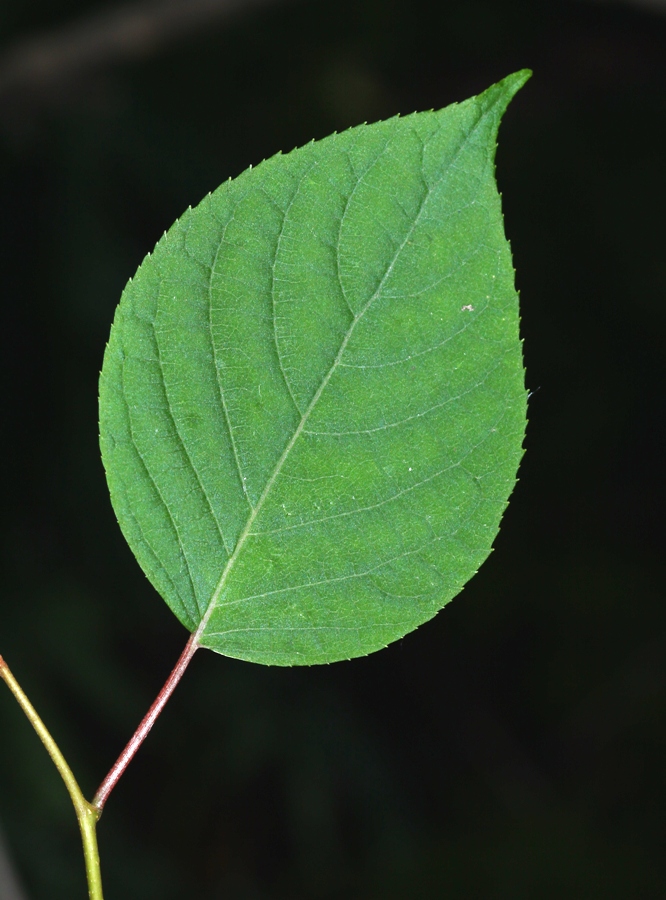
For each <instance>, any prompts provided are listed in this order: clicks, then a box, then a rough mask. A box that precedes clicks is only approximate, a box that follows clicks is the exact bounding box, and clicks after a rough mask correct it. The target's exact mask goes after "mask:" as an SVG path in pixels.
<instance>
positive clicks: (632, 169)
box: [0, 0, 666, 900]
mask: <svg viewBox="0 0 666 900" xmlns="http://www.w3.org/2000/svg"><path fill="white" fill-rule="evenodd" d="M525 66H529V67H532V68H533V69H534V71H535V75H534V78H533V79H532V81H531V82H530V83H529V84H528V85H527V87H526V88H525V89H524V90H523V91H522V92H521V93H520V94H519V96H518V97H517V98H516V100H515V101H514V102H513V104H512V106H511V108H510V109H509V112H508V114H507V116H506V119H505V121H504V123H503V125H502V128H501V131H500V148H499V153H498V178H499V184H500V189H501V190H502V192H503V194H504V207H505V214H506V229H507V234H508V236H509V237H510V239H511V241H512V246H513V251H514V256H515V265H516V268H517V281H518V286H519V288H520V290H521V298H522V316H523V318H522V330H523V336H524V339H525V356H526V364H527V384H528V387H529V388H530V389H531V390H533V391H536V393H534V395H533V396H532V398H531V401H530V425H529V429H528V437H527V445H526V446H527V453H526V456H525V459H524V463H523V465H522V468H521V472H520V482H519V484H518V487H517V489H516V491H515V493H514V496H513V500H512V503H511V505H510V507H509V510H508V512H507V514H506V516H505V519H504V522H503V526H502V529H501V532H500V535H499V537H498V539H497V541H496V550H495V552H494V553H493V554H492V556H491V558H490V559H489V560H488V562H487V563H486V564H485V565H484V566H483V568H482V570H481V571H480V573H479V574H478V575H477V576H476V577H475V578H474V579H473V581H472V582H470V584H469V585H468V586H467V587H466V588H465V590H464V591H463V594H462V595H461V596H460V597H459V598H458V599H456V600H455V601H454V602H453V603H452V604H451V605H450V606H448V607H447V608H446V609H445V610H444V611H443V612H442V613H440V615H439V616H438V617H437V618H436V619H435V620H434V621H432V622H431V623H429V624H428V625H425V626H423V627H422V628H421V629H419V630H418V631H417V632H415V633H413V634H411V635H409V636H408V637H406V638H405V639H404V640H402V641H400V642H399V643H396V644H394V645H393V646H391V647H390V648H389V649H387V650H385V651H383V652H381V653H378V654H376V655H374V656H372V657H369V658H366V659H359V660H355V661H352V662H349V663H339V664H336V665H334V666H326V667H321V668H313V669H293V670H283V669H269V668H263V667H260V666H253V665H250V664H246V663H240V662H236V661H233V660H229V659H224V658H222V657H217V656H215V655H214V654H212V653H207V652H205V651H204V652H201V653H199V654H197V656H196V658H195V659H194V662H193V664H192V666H191V668H190V670H189V671H188V673H187V675H186V677H185V679H184V681H183V683H182V684H181V685H180V686H179V688H178V691H177V693H176V694H175V695H174V698H173V699H172V701H171V702H170V704H169V706H168V708H167V710H166V712H165V714H164V715H163V717H162V718H161V720H160V721H159V722H158V724H157V726H156V728H155V730H154V732H153V734H152V735H151V736H150V738H149V739H148V741H147V742H146V744H145V745H144V747H143V748H142V750H141V752H140V753H139V755H138V757H137V759H136V760H135V761H134V763H133V764H132V766H131V767H130V769H129V771H128V772H127V774H126V775H125V777H124V778H123V780H122V781H121V783H120V785H119V786H118V788H117V789H116V792H115V793H114V795H113V797H112V799H111V800H110V802H109V804H108V807H107V809H106V812H105V813H104V818H103V820H102V823H101V825H100V829H99V838H100V843H101V851H102V862H103V873H104V879H105V887H106V891H105V893H106V896H107V897H108V900H121V898H122V900H360V898H369V900H372V898H377V900H379V898H382V900H392V898H396V900H398V898H400V900H403V898H408V897H409V898H412V897H413V898H424V900H429V898H433V900H435V898H444V897H446V898H447V900H455V898H476V897H480V898H491V900H492V898H511V900H523V898H525V900H531V898H538V900H547V898H563V897H566V898H574V900H575V898H581V900H582V898H585V900H593V898H604V900H606V898H618V900H619V898H622V900H626V898H628V897H641V898H652V897H654V898H663V897H664V896H666V853H665V852H664V851H665V838H666V821H665V819H666V765H665V755H666V602H665V601H666V596H665V594H666V592H665V578H664V575H665V569H666V555H665V554H664V549H663V547H664V508H665V502H666V496H665V494H666V492H665V485H666V479H665V473H664V449H665V438H666V434H665V432H666V424H665V408H664V407H665V405H664V377H663V368H664V358H665V353H664V328H665V325H666V288H665V285H666V255H665V252H664V243H665V237H666V229H665V226H664V219H665V212H666V159H665V156H666V4H660V3H659V2H657V0H653V2H652V3H647V2H646V3H645V4H644V5H641V4H640V3H631V2H625V3H621V2H617V3H613V2H593V0H577V2H565V0H541V2H535V0H440V2H438V3H437V4H431V3H429V2H425V0H263V2H262V0H161V2H158V0H151V2H146V0H134V3H130V2H129V0H125V3H124V4H122V5H120V4H116V5H114V4H113V3H110V2H91V0H32V2H30V3H25V2H20V0H5V2H3V3H2V5H1V6H0V283H1V284H2V302H1V303H0V462H1V473H2V477H1V479H0V529H1V530H0V567H1V575H0V652H1V653H2V654H3V655H4V656H5V658H6V659H7V661H8V663H9V665H10V666H11V667H12V669H13V671H14V673H15V674H16V676H17V677H18V678H19V680H20V681H21V683H22V685H23V687H24V688H25V690H26V691H27V692H28V694H29V696H30V697H31V699H32V700H33V702H34V703H35V705H36V706H37V708H38V709H39V711H40V712H41V714H42V716H43V718H44V719H45V720H46V722H47V724H48V725H49V726H50V727H51V730H52V731H53V733H54V735H55V737H56V739H57V740H58V741H59V743H60V746H61V747H62V749H63V751H64V753H65V755H66V756H67V758H68V760H69V761H70V763H71V765H72V767H73V768H74V770H75V772H76V773H77V775H78V776H79V779H80V782H81V784H82V787H83V789H84V791H85V792H86V793H87V794H88V795H89V796H91V795H92V794H93V793H94V791H95V789H96V787H97V785H98V783H99V781H100V780H101V778H102V777H103V775H104V774H105V773H106V771H107V770H108V768H109V767H110V765H111V763H112V762H113V761H114V760H115V758H116V756H117V754H118V753H119V751H120V750H121V749H122V747H123V746H124V744H125V742H126V740H127V739H128V737H129V735H130V734H131V732H132V731H133V730H134V728H135V726H136V725H137V724H138V721H139V719H140V718H141V716H142V715H143V714H144V712H145V711H146V709H147V707H148V706H149V704H150V702H151V701H152V699H153V698H154V696H155V695H156V693H157V691H158V690H159V688H160V687H161V685H162V683H163V681H164V679H165V678H166V676H167V674H168V672H169V671H170V669H171V667H172V666H173V664H174V663H175V660H176V658H177V657H178V654H179V653H180V651H181V649H182V647H183V645H184V642H185V639H186V634H185V633H184V631H183V629H182V628H181V626H180V625H179V624H178V623H177V621H176V619H175V618H174V617H173V616H172V614H171V613H170V612H169V610H168V609H167V607H166V606H165V605H164V604H163V603H162V601H161V600H160V599H159V597H157V596H156V594H155V593H154V591H153V589H152V588H151V587H150V585H149V584H148V582H147V581H146V579H145V578H144V576H143V574H142V573H141V571H140V570H139V568H138V565H137V564H136V563H135V561H134V559H133V557H132V555H131V553H130V551H129V550H128V548H127V546H126V545H125V543H124V540H123V538H122V536H121V534H120V531H119V529H118V527H117V525H116V523H115V520H114V516H113V513H112V510H111V506H110V503H109V500H108V495H107V491H106V486H105V481H104V475H103V471H102V467H101V463H100V460H99V453H98V448H97V378H98V373H99V369H100V367H101V361H102V354H103V350H104V346H105V341H106V338H107V336H108V331H109V326H110V323H111V319H112V316H113V312H114V308H115V305H116V303H117V301H118V298H119V295H120V292H121V290H122V288H123V286H124V284H125V282H126V280H127V279H128V277H129V276H130V275H132V274H133V272H134V270H135V269H136V267H137V265H138V264H139V263H140V262H141V260H142V258H143V256H144V255H145V253H146V252H147V251H149V250H150V249H151V248H152V246H153V245H154V243H155V242H156V240H157V239H158V238H159V237H160V236H161V234H162V232H163V231H164V229H165V228H167V227H169V226H170V224H171V223H172V221H173V220H174V219H175V218H176V217H177V216H178V215H179V214H180V213H182V212H183V210H184V209H185V208H186V207H187V206H188V205H189V204H193V205H194V204H196V203H197V202H198V201H199V200H200V199H201V198H202V196H203V195H204V194H205V193H207V192H208V191H209V190H211V189H214V188H215V187H216V186H217V185H218V184H219V183H220V182H221V181H223V180H224V179H226V178H228V177H229V176H235V175H237V174H238V173H239V172H241V171H242V170H243V169H244V168H245V167H247V166H248V165H249V164H251V163H257V162H258V161H259V160H261V159H262V158H265V157H268V156H270V155H272V154H273V153H275V152H276V151H278V150H285V151H286V150H289V149H291V148H293V147H294V146H297V145H299V144H303V143H305V142H306V141H308V140H310V139H311V138H313V137H323V136H324V135H326V134H328V133H329V132H331V131H333V130H334V129H344V128H346V127H347V126H350V125H355V124H358V123H359V122H362V121H364V120H374V119H378V118H383V117H387V116H390V115H393V114H395V113H398V112H401V113H409V112H412V111H413V110H415V109H428V108H432V107H435V108H437V107H441V106H444V105H446V104H447V103H449V102H451V101H453V100H459V99H464V98H466V97H467V96H469V95H471V94H473V93H475V92H477V91H480V90H482V89H483V88H485V87H486V86H488V85H489V84H490V83H491V82H493V81H496V80H498V79H499V78H501V77H502V76H504V75H506V74H508V73H509V72H511V71H513V70H515V69H518V68H522V67H525ZM0 687H1V688H2V690H0V823H1V828H2V834H3V835H4V838H3V839H2V842H1V843H2V847H3V848H4V849H0V900H46V898H49V900H61V898H62V900H76V898H81V900H83V898H84V897H85V896H86V887H85V878H84V872H83V864H82V861H81V854H80V848H79V837H78V832H77V824H76V820H75V817H74V815H73V812H72V810H71V806H70V801H69V798H68V796H67V794H66V792H65V789H64V787H63V785H62V783H61V782H60V780H59V777H58V775H57V773H56V772H55V769H54V768H53V766H52V764H51V762H50V761H49V759H48V758H47V756H46V754H45V752H44V750H43V748H42V747H41V745H40V744H39V742H38V741H37V739H36V737H35V735H34V734H33V733H32V731H31V729H30V726H29V725H28V723H27V722H26V721H25V720H24V718H23V715H22V713H21V712H20V710H19V708H18V707H17V705H16V704H15V702H14V700H13V699H12V697H11V696H10V694H9V692H8V691H6V690H5V689H4V687H3V686H1V685H0Z"/></svg>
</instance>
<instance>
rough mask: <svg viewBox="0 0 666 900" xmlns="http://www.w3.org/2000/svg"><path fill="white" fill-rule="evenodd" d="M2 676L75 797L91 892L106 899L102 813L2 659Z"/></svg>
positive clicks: (92, 897) (94, 898)
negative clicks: (88, 797)
mask: <svg viewBox="0 0 666 900" xmlns="http://www.w3.org/2000/svg"><path fill="white" fill-rule="evenodd" d="M0 677H1V678H2V679H3V681H4V682H5V684H6V685H7V687H8V688H9V690H10V691H11V692H12V694H13V695H14V697H15V698H16V700H17V701H18V703H19V705H20V707H21V709H22V710H23V712H24V713H25V714H26V716H27V717H28V719H29V720H30V723H31V725H32V727H33V728H34V729H35V731H36V732H37V734H38V735H39V737H40V739H41V741H42V743H43V744H44V746H45V747H46V749H47V751H48V754H49V756H50V757H51V759H52V760H53V762H54V764H55V767H56V769H57V770H58V772H60V775H61V777H62V780H63V781H64V782H65V786H66V788H67V790H68V791H69V796H70V797H71V798H72V803H73V804H74V810H75V812H76V818H77V819H78V821H79V828H80V829H81V839H82V841H83V855H84V857H85V861H86V875H87V878H88V893H89V895H90V900H104V898H103V896H102V874H101V871H100V866H99V852H98V849H97V833H96V825H97V820H98V819H99V816H100V813H99V810H98V809H96V808H95V807H94V806H93V805H92V804H91V803H88V801H87V800H86V798H85V797H84V796H83V794H82V792H81V788H80V787H79V785H78V782H77V780H76V778H75V777H74V773H73V772H72V770H71V769H70V767H69V766H68V765H67V762H66V760H65V757H64V756H63V755H62V753H61V752H60V748H59V747H58V745H57V744H56V742H55V741H54V740H53V738H52V737H51V734H50V733H49V731H48V729H47V727H46V725H44V723H43V722H42V720H41V719H40V717H39V716H38V714H37V711H36V710H35V708H34V706H33V705H32V703H31V702H30V701H29V700H28V698H27V697H26V695H25V694H24V693H23V690H22V689H21V687H20V685H19V683H18V682H17V680H16V679H15V678H14V676H13V675H12V673H11V671H10V669H9V666H8V665H7V663H6V662H5V661H4V659H3V658H2V656H0Z"/></svg>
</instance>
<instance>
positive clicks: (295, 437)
mask: <svg viewBox="0 0 666 900" xmlns="http://www.w3.org/2000/svg"><path fill="white" fill-rule="evenodd" d="M429 196H430V191H429V190H427V191H426V192H425V194H424V196H423V199H422V200H421V204H420V207H419V211H418V213H417V215H416V216H415V217H414V221H413V222H412V225H411V227H410V228H409V229H408V231H407V234H406V235H405V238H404V240H403V241H402V243H401V244H400V246H399V247H398V249H397V250H396V252H395V253H394V254H393V259H392V260H391V262H390V263H389V265H388V266H387V268H386V271H385V272H384V275H383V277H382V279H381V281H380V282H379V284H378V286H377V288H376V289H375V291H374V293H373V294H372V296H371V297H370V299H369V300H368V302H367V303H366V304H365V306H364V307H363V309H362V310H361V311H360V312H359V314H358V315H357V316H356V317H355V318H354V320H353V321H352V323H351V325H350V326H349V328H348V330H347V333H346V334H345V336H344V339H343V341H342V343H341V344H340V349H339V350H338V354H337V356H336V357H335V359H334V360H333V363H332V365H331V368H330V369H329V370H328V372H327V373H326V375H325V377H324V378H323V379H322V382H321V384H320V385H319V387H318V388H317V391H316V393H315V395H314V397H313V398H312V400H311V401H310V404H309V406H308V408H307V409H306V410H305V412H304V413H303V416H302V417H301V421H300V422H299V423H298V427H297V428H296V430H295V431H294V433H293V435H292V436H291V439H290V441H289V443H288V444H287V446H286V447H285V448H284V450H283V451H282V455H281V456H280V458H279V460H278V461H277V463H276V466H275V468H274V469H273V472H272V473H271V477H270V478H269V479H268V481H267V482H266V487H265V488H264V490H263V492H262V494H261V497H260V498H259V501H258V503H257V505H256V506H255V507H254V509H253V510H252V512H251V514H250V516H249V518H248V520H247V522H246V523H245V528H244V529H243V532H242V534H241V536H240V537H239V539H238V543H237V544H236V547H235V549H234V552H233V553H232V554H231V556H230V557H229V560H228V561H227V564H226V566H225V567H224V570H223V572H222V575H221V576H220V580H219V582H218V584H217V587H216V588H215V590H214V592H213V595H212V597H211V598H210V603H209V604H208V608H207V609H206V612H205V614H204V617H203V619H202V620H201V624H200V625H199V627H198V628H197V630H196V633H195V638H194V641H195V643H196V644H198V643H199V640H200V638H201V636H202V635H203V633H204V632H205V630H206V626H207V625H208V620H209V619H210V617H211V615H212V614H213V611H214V610H215V607H216V606H217V601H218V598H219V596H220V594H221V593H222V590H223V589H224V586H225V584H226V582H227V578H228V577H229V573H230V572H231V570H232V569H233V567H234V565H235V563H236V560H237V559H238V557H239V555H240V553H241V551H242V550H243V547H244V545H245V542H246V541H247V539H248V537H249V536H250V532H251V530H252V526H253V524H254V521H255V519H256V518H257V516H258V515H259V513H260V512H261V510H262V507H263V505H264V503H265V502H266V498H267V497H268V495H269V493H270V491H271V488H272V487H273V484H274V483H275V479H276V478H277V477H278V475H279V474H280V471H281V470H282V466H283V465H284V464H285V462H286V460H287V457H288V456H289V454H290V453H291V450H292V448H293V446H294V444H295V443H296V441H297V440H298V439H299V437H300V436H301V434H302V433H303V429H304V428H305V425H306V423H307V421H308V419H309V418H310V414H311V413H312V410H313V409H314V408H315V406H316V405H317V403H318V402H319V398H320V397H321V395H322V394H323V392H324V390H325V389H326V385H327V384H328V383H329V381H330V380H331V378H332V377H333V373H334V372H335V370H336V369H337V368H338V366H339V365H340V360H341V359H342V357H343V355H344V352H345V350H346V349H347V344H348V343H349V341H350V339H351V336H352V334H353V333H354V329H355V328H356V326H357V324H358V323H359V322H360V320H361V319H362V318H363V316H364V315H365V313H366V312H367V311H368V310H369V309H370V307H371V306H372V304H373V303H374V302H375V300H376V299H377V297H378V296H379V294H380V293H381V290H382V288H383V287H384V284H385V283H386V279H387V278H388V277H389V276H390V274H391V272H392V271H393V268H394V266H395V263H396V260H397V259H398V257H399V256H400V254H401V253H402V251H403V249H404V247H405V246H406V244H407V241H408V240H409V239H410V237H411V236H412V234H413V232H414V229H415V228H416V226H417V224H418V222H419V219H420V218H421V214H422V212H423V209H424V207H425V204H426V201H427V199H428V197H429Z"/></svg>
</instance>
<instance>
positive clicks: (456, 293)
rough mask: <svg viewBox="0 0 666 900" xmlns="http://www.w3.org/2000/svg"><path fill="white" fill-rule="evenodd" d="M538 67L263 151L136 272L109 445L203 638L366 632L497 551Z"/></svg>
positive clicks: (129, 520) (106, 411) (133, 516)
mask: <svg viewBox="0 0 666 900" xmlns="http://www.w3.org/2000/svg"><path fill="white" fill-rule="evenodd" d="M529 74H530V73H529V72H527V71H523V72H518V73H516V74H514V75H511V76H509V77H508V78H506V79H504V80H503V81H501V82H500V83H499V84H496V85H494V86H493V87H491V88H489V89H488V90H487V91H485V93H483V94H481V95H480V96H478V97H473V98H472V99H470V100H467V101H466V102H464V103H461V104H454V105H452V106H449V107H447V108H446V109H443V110H440V111H439V112H424V113H416V114H414V115H411V116H406V117H405V118H393V119H390V120H388V121H386V122H378V123H377V124H374V125H362V126H360V127H358V128H352V129H351V130H349V131H346V132H344V133H343V134H336V135H332V136H331V137H328V138H326V139H325V140H322V141H317V142H313V143H311V144H308V145H307V146H306V147H302V148H300V149H298V150H294V151H293V152H292V153H290V154H288V155H286V156H282V155H278V156H275V157H273V158H272V159H269V160H268V161H266V162H263V163H261V165H259V166H257V167H256V168H254V169H249V170H248V171H246V172H244V173H243V174H242V175H240V176H239V177H238V178H236V179H235V180H233V181H228V182H226V183H225V184H223V185H222V187H220V188H219V189H218V190H217V191H215V193H213V194H211V195H209V196H208V197H206V198H205V199H204V200H203V202H202V203H201V204H200V205H199V206H198V207H196V209H194V210H188V211H187V212H186V213H185V215H184V216H183V217H182V218H181V219H180V220H179V221H178V222H176V224H175V225H174V226H173V227H172V228H171V230H170V231H169V232H168V233H167V234H165V235H164V237H163V238H162V239H161V240H160V241H159V243H158V244H157V246H156V248H155V251H154V252H153V254H152V255H150V256H148V257H147V258H146V259H145V260H144V262H143V263H142V265H141V267H140V268H139V270H138V272H137V274H136V276H135V278H134V280H132V281H130V282H129V284H128V285H127V287H126V289H125V292H124V293H123V296H122V299H121V302H120V305H119V307H118V310H117V313H116V317H115V321H114V324H113V328H112V331H111V337H110V340H109V344H108V347H107V350H106V354H105V357H104V367H103V371H102V376H101V380H100V431H101V447H102V456H103V460H104V466H105V469H106V474H107V478H108V483H109V488H110V491H111V499H112V502H113V507H114V509H115V512H116V515H117V517H118V521H119V522H120V526H121V528H122V530H123V533H124V534H125V537H126V538H127V541H128V543H129V545H130V547H131V548H132V550H133V551H134V553H135V555H136V557H137V559H138V560H139V563H140V564H141V566H142V568H143V570H144V571H145V573H146V575H147V576H148V578H149V579H150V580H151V582H152V583H153V584H154V586H155V587H156V588H157V590H158V591H159V592H160V593H161V594H162V596H163V597H164V599H165V600H166V602H167V603H168V605H169V606H170V607H171V609H172V610H173V612H174V613H175V614H176V616H178V618H179V619H180V621H181V622H182V623H183V624H184V625H185V626H186V628H188V629H190V631H192V632H195V631H196V632H197V640H198V643H199V644H200V645H202V646H205V647H210V648H211V649H213V650H216V651H218V652H219V653H223V654H225V655H228V656H233V657H237V658H240V659H247V660H253V661H255V662H261V663H267V664H277V665H295V664H312V663H324V662H332V661H334V660H338V659H343V658H349V657H354V656H360V655H363V654H367V653H371V652H372V651H374V650H377V649H379V648H380V647H384V646H385V645H386V644H388V643H389V642H390V641H394V640H395V639H396V638H399V637H401V636H402V635H404V634H406V633H407V632H408V631H411V630H412V629H414V628H416V627H417V626H418V625H419V624H421V623H422V622H425V621H426V620H427V619H430V618H431V617H432V616H434V615H435V613H436V612H437V611H438V610H439V609H441V608H442V606H444V604H445V603H447V602H448V601H449V600H450V599H451V598H452V597H454V596H455V595H456V594H457V593H458V592H459V591H460V590H461V588H462V587H463V585H464V584H465V582H466V581H467V580H468V579H469V578H470V577H471V576H472V575H473V574H474V573H475V572H476V571H477V569H478V567H479V566H480V565H481V563H482V562H483V561H484V559H485V558H486V557H487V556H488V554H489V552H490V550H491V545H492V542H493V539H494V538H495V536H496V534H497V531H498V528H499V522H500V518H501V515H502V512H503V511H504V508H505V507H506V504H507V500H508V497H509V494H510V492H511V490H512V488H513V485H514V483H515V478H516V470H517V468H518V464H519V461H520V458H521V455H522V441H523V435H524V429H525V412H526V392H525V388H524V378H523V363H522V352H521V344H520V339H519V336H518V298H517V295H516V291H515V288H514V278H513V275H514V273H513V268H512V262H511V254H510V250H509V246H508V243H507V241H506V238H505V236H504V230H503V223H502V213H501V207H500V198H499V195H498V193H497V188H496V184H495V178H494V155H495V141H496V134H497V129H498V126H499V123H500V119H501V117H502V114H503V112H504V110H505V108H506V106H507V104H508V103H509V101H510V99H511V98H512V96H513V95H514V94H515V93H516V91H518V90H519V88H520V87H521V86H522V85H523V84H524V83H525V81H526V80H527V78H528V77H529Z"/></svg>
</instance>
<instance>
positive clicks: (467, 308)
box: [460, 303, 474, 312]
mask: <svg viewBox="0 0 666 900" xmlns="http://www.w3.org/2000/svg"><path fill="white" fill-rule="evenodd" d="M463 310H468V311H469V312H474V307H473V306H472V304H471V303H468V304H467V306H461V307H460V311H461V312H462V311H463Z"/></svg>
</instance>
